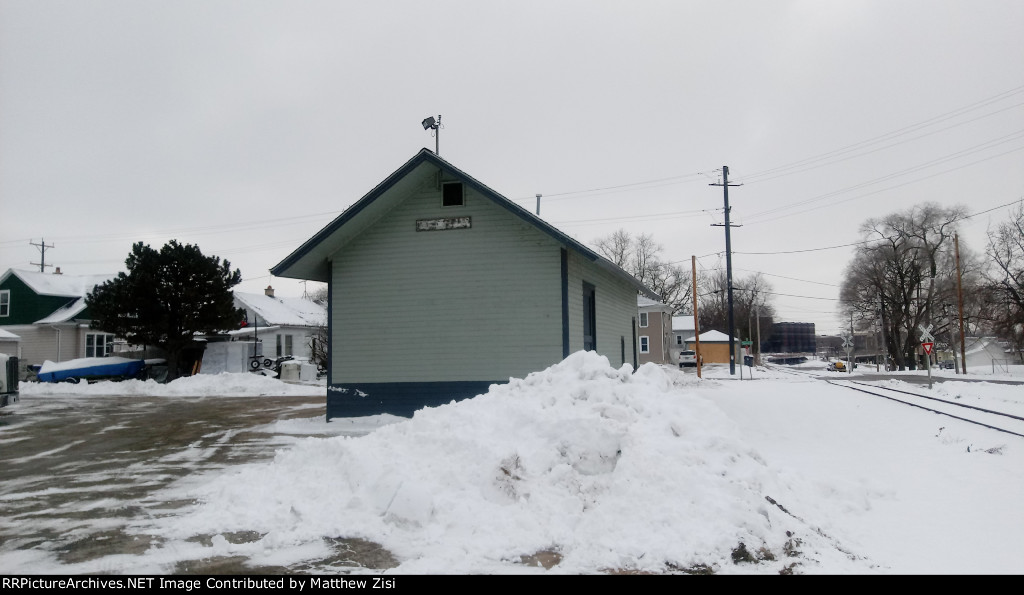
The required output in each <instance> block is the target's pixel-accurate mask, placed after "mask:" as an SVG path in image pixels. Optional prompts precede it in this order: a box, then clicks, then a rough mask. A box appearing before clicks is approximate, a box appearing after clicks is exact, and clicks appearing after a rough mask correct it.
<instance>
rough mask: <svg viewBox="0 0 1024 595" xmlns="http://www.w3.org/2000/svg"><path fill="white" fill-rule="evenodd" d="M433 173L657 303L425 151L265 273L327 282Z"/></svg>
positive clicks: (606, 263)
mask: <svg viewBox="0 0 1024 595" xmlns="http://www.w3.org/2000/svg"><path fill="white" fill-rule="evenodd" d="M438 170H440V172H441V173H442V174H447V175H450V176H452V177H455V178H458V179H459V180H461V181H462V183H463V184H466V185H467V186H469V187H470V188H472V189H473V190H475V191H476V192H478V193H479V194H480V195H481V196H483V197H484V198H487V199H489V200H490V201H491V202H493V203H494V204H496V205H498V206H499V207H502V208H504V209H506V210H508V211H509V212H511V213H512V214H514V215H516V216H517V217H519V218H521V219H523V220H524V221H526V222H528V223H530V224H532V225H533V226H534V227H536V228H537V229H539V230H540V231H542V232H543V233H545V234H547V235H548V236H550V237H551V238H553V239H554V240H555V241H556V242H559V243H560V244H562V245H564V246H566V247H567V248H569V249H571V250H573V251H575V252H577V253H578V254H581V255H582V256H584V257H585V258H587V259H588V260H590V261H592V262H594V263H595V264H597V266H599V267H601V268H602V269H604V270H606V271H608V272H610V273H611V274H612V275H614V276H616V277H618V278H619V279H622V280H624V281H626V282H628V283H629V284H631V285H633V286H634V287H636V288H637V291H639V292H640V293H642V294H644V295H646V296H648V297H650V298H652V299H659V296H658V294H656V293H655V292H654V291H652V290H651V289H650V288H648V287H647V286H645V285H644V284H643V283H641V282H640V281H638V280H637V279H636V278H635V277H633V276H632V275H630V274H629V273H627V272H626V271H624V270H623V269H622V268H621V267H618V266H616V265H615V264H614V263H612V262H611V261H610V260H608V259H607V258H604V257H603V256H601V255H599V254H597V253H596V252H594V251H593V250H591V249H590V248H587V247H586V246H584V245H583V244H581V243H580V242H578V241H577V240H575V239H573V238H571V237H569V236H568V235H566V234H565V233H563V232H562V231H560V230H558V229H557V228H555V227H554V226H552V225H551V224H549V223H547V222H546V221H544V220H543V219H541V218H540V217H538V216H536V215H534V214H533V213H531V212H530V211H528V210H526V209H524V208H522V207H520V206H519V205H517V204H515V203H514V202H512V201H511V200H509V199H507V198H505V197H504V196H502V195H501V194H498V193H497V192H495V191H494V190H492V189H491V188H489V187H487V186H486V185H484V184H483V183H481V182H480V181H478V180H476V179H475V178H473V177H472V176H470V175H468V174H467V173H465V172H463V171H462V170H460V169H458V168H457V167H455V166H454V165H452V164H451V163H449V162H447V161H445V160H444V159H442V158H441V157H440V156H438V155H437V154H435V153H434V152H433V151H431V150H429V149H425V148H424V149H421V150H420V151H419V152H418V153H416V155H414V156H413V157H412V159H410V160H409V161H407V162H405V164H404V165H402V166H401V167H399V168H398V169H397V170H395V171H394V172H392V174H391V175H389V176H388V177H387V178H385V179H384V181H382V182H381V183H380V184H378V185H377V186H376V187H375V188H374V189H373V190H371V191H370V192H369V193H368V194H366V195H365V196H363V197H362V198H360V199H359V200H358V201H356V202H355V203H354V204H353V205H352V206H350V207H349V208H347V209H345V211H344V212H343V213H342V214H341V215H339V216H338V217H337V218H336V219H334V221H331V222H330V223H329V224H327V226H326V227H324V228H323V229H321V230H320V231H319V232H317V233H316V235H314V236H313V237H312V238H310V239H308V240H306V242H305V243H303V244H302V245H301V246H299V248H298V249H297V250H295V251H294V252H292V253H291V254H290V255H288V257H286V258H285V259H284V260H282V261H281V262H280V263H278V264H277V265H276V266H274V267H273V268H271V269H270V272H271V273H272V274H273V275H274V276H276V277H288V278H293V279H310V280H315V281H323V282H327V281H329V278H330V270H329V267H328V264H327V263H328V258H329V257H330V255H331V254H333V253H335V252H336V251H337V250H338V249H340V248H341V247H342V246H344V245H345V244H346V243H347V242H348V241H349V240H351V239H352V238H354V237H355V236H357V235H359V234H360V233H361V232H362V231H363V230H365V229H367V228H368V227H370V226H371V225H372V224H373V223H374V222H376V221H377V220H378V219H379V218H380V217H381V216H383V215H384V214H385V213H386V212H387V211H388V210H389V209H390V208H391V207H392V206H394V204H395V203H396V202H397V201H398V200H401V199H403V198H404V197H405V196H406V195H407V193H408V192H409V191H411V190H412V189H414V188H415V187H416V186H417V185H418V184H419V183H420V182H421V181H423V180H424V179H426V177H427V176H432V175H435V174H436V173H437V172H438Z"/></svg>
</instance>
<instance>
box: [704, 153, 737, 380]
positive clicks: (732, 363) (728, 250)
mask: <svg viewBox="0 0 1024 595" xmlns="http://www.w3.org/2000/svg"><path fill="white" fill-rule="evenodd" d="M730 185H731V186H742V185H743V184H729V166H728V165H723V166H722V183H721V184H708V186H721V187H722V190H723V191H724V192H725V225H724V227H725V276H726V285H727V288H726V291H727V293H728V295H729V375H730V376H735V375H736V321H735V320H733V315H732V239H731V238H730V236H729V228H730V227H734V226H732V225H730V224H729V186H730ZM712 227H723V226H722V225H718V224H717V223H714V224H712ZM735 227H741V226H739V225H736V226H735Z"/></svg>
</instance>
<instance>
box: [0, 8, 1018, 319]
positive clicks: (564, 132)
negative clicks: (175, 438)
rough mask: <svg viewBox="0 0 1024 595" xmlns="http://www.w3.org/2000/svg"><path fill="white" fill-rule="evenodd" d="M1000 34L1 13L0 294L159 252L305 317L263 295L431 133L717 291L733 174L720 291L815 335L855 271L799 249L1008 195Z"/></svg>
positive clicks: (398, 16)
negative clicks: (145, 251) (919, 211)
mask: <svg viewBox="0 0 1024 595" xmlns="http://www.w3.org/2000/svg"><path fill="white" fill-rule="evenodd" d="M1022 31H1024V2H1020V0H1005V1H1003V0H972V1H970V2H968V1H946V2H942V1H938V0H921V1H915V0H899V1H877V2H875V1H865V0H858V1H840V0H829V1H827V2H825V1H792V2H784V1H753V0H748V1H741V0H735V1H715V2H711V1H706V2H684V1H680V0H672V1H667V2H653V1H632V2H624V1H623V2H597V1H594V0H587V1H580V2H569V1H559V0H549V1H543V2H532V1H527V0H517V1H516V2H469V1H464V2H463V1H451V2H438V1H433V2H418V1H381V2H341V1H320V2H318V1H306V2H302V1H295V0H290V1H288V2H283V1H282V2H258V1H253V0H246V1H238V2H235V1H224V0H204V1H194V2H190V1H176V2H150V1H139V0H125V1H110V0H93V1H80V2H79V1H52V0H0V271H2V270H6V269H7V268H25V269H31V268H33V267H32V266H31V264H30V263H39V258H40V253H39V250H38V249H37V248H36V247H33V246H31V245H30V242H36V243H39V242H40V241H41V240H43V239H44V238H45V241H46V243H47V244H52V245H53V246H54V247H53V248H52V249H48V250H47V251H46V262H47V263H48V264H54V265H56V266H60V267H61V270H62V271H64V272H66V273H75V274H79V273H81V274H84V273H104V272H110V273H114V272H117V271H119V270H123V266H124V258H125V256H126V255H127V254H128V252H129V250H130V248H131V245H132V243H133V242H135V241H140V240H141V241H145V242H147V243H149V244H150V245H151V246H153V247H156V248H159V247H160V246H162V245H163V244H164V243H165V242H166V241H167V240H170V239H172V238H177V239H178V240H180V241H183V242H192V243H196V244H198V245H199V246H200V248H201V249H202V250H203V252H204V253H206V254H215V255H218V256H221V257H223V258H226V259H228V260H230V261H231V263H232V265H234V266H237V267H239V268H241V270H242V275H243V277H244V278H245V282H244V283H243V284H242V285H241V286H240V288H241V289H242V290H244V291H258V290H260V289H262V288H263V287H266V286H267V285H268V284H272V285H274V286H275V287H276V288H278V293H279V295H280V294H286V295H300V294H301V293H302V285H301V284H299V283H297V282H295V281H291V280H286V279H277V278H271V277H270V276H269V272H268V269H269V268H270V267H272V266H273V265H275V264H277V263H278V262H279V261H281V260H282V259H283V258H284V257H286V256H287V255H288V254H289V253H291V252H292V251H293V250H295V249H296V248H297V247H298V246H299V245H300V244H301V243H302V242H303V241H305V240H306V239H308V238H309V237H310V236H311V235H312V234H314V233H315V232H316V231H318V230H319V229H320V228H322V227H323V226H324V225H326V224H327V223H329V222H330V220H331V219H333V217H334V216H336V215H337V214H339V213H340V212H341V211H342V210H344V209H345V208H346V207H347V206H349V205H350V204H351V203H353V202H354V201H355V200H357V199H359V198H360V197H361V196H363V195H364V194H365V193H366V192H368V191H369V190H371V189H372V188H373V187H374V186H375V185H376V184H377V183H378V182H380V181H381V180H383V179H384V178H385V177H386V176H387V175H388V174H390V173H391V172H392V171H394V170H395V169H397V168H398V167H399V166H401V165H402V164H403V163H404V162H405V161H406V160H408V159H409V158H410V157H412V156H413V155H414V154H415V153H416V152H417V151H418V150H419V149H420V148H422V147H428V148H430V149H433V148H434V143H435V139H434V138H433V137H432V136H431V134H430V132H429V131H424V130H423V128H422V127H421V126H420V121H421V120H422V119H423V118H425V117H427V116H431V115H433V116H435V117H436V116H437V115H438V114H440V115H441V116H442V125H443V128H442V130H441V131H440V132H441V137H440V152H441V156H442V157H444V158H445V159H447V160H449V161H450V162H451V163H452V164H454V165H455V166H456V167H459V168H461V169H462V170H464V171H466V172H467V173H469V174H470V175H473V176H474V177H476V178H477V179H478V180H480V181H481V182H483V183H485V184H487V185H489V186H490V187H491V188H493V189H494V190H496V191H498V192H499V193H501V194H503V195H504V196H506V197H508V198H511V199H515V200H517V201H518V202H519V203H520V204H522V205H523V206H525V207H527V208H529V209H531V210H532V209H534V207H535V202H536V199H535V198H534V195H535V194H537V193H541V194H543V195H544V198H543V199H542V205H541V216H542V217H544V218H545V219H546V220H548V221H549V222H551V223H553V224H555V225H556V226H558V227H559V228H561V229H562V230H564V231H565V232H567V233H569V234H570V235H572V236H574V237H576V238H577V239H579V240H581V241H583V242H585V243H588V244H592V243H593V240H594V239H596V238H598V237H601V236H605V235H607V234H609V233H611V232H613V231H615V230H616V229H619V228H623V229H625V230H627V231H629V232H631V233H634V234H640V233H650V234H652V235H653V236H654V237H655V239H656V240H657V241H658V242H660V243H661V244H662V245H663V246H664V256H665V257H666V258H667V259H669V260H672V261H682V262H683V263H684V264H685V265H686V266H689V263H690V257H691V255H696V256H698V257H701V258H700V260H699V263H700V266H701V267H703V268H705V269H716V268H719V267H723V266H724V263H725V260H724V256H722V253H723V252H724V249H725V241H724V231H723V228H722V227H714V226H713V224H716V223H718V224H720V223H722V206H723V205H722V202H723V201H722V198H723V197H722V189H721V188H720V187H714V186H709V184H711V183H715V182H717V181H718V179H719V178H720V175H721V172H720V169H721V167H722V166H723V165H727V166H729V169H730V182H737V183H743V184H744V185H743V186H740V187H735V188H731V189H730V192H729V198H730V204H731V206H732V219H733V222H734V223H736V224H740V225H742V226H743V227H738V228H734V229H733V232H732V246H733V250H734V251H735V254H734V258H733V266H734V269H735V276H736V277H742V276H745V275H749V274H751V273H753V272H762V273H764V274H765V275H766V279H767V280H768V281H769V282H770V283H771V285H772V286H773V291H774V292H775V293H776V294H784V295H775V296H773V298H774V304H775V307H776V309H777V310H778V313H779V317H778V320H785V321H795V322H814V323H815V324H816V325H817V331H818V332H819V333H824V332H830V331H834V330H836V329H838V328H839V327H840V325H841V321H840V320H839V319H838V318H837V315H836V311H837V302H836V301H835V298H836V297H837V294H838V287H837V285H838V283H839V282H840V280H841V277H842V273H843V269H844V268H845V266H846V264H847V262H848V260H849V259H850V257H851V249H850V248H849V247H846V248H839V249H829V250H819V249H821V248H828V247H831V246H837V245H845V244H851V243H854V242H857V241H858V240H860V239H861V236H860V235H859V232H858V228H859V226H860V225H861V223H863V222H864V220H865V219H867V218H869V217H872V216H882V215H885V214H888V213H891V212H895V211H903V210H906V209H909V208H910V207H912V206H913V205H915V204H918V203H921V202H923V201H934V202H937V203H939V204H941V205H943V206H953V205H957V204H963V205H966V206H967V207H968V209H969V210H970V211H971V212H973V213H981V212H982V211H987V210H989V209H993V208H994V207H1000V206H1001V205H1005V204H1007V203H1012V202H1013V201H1018V200H1020V199H1021V198H1024V35H1022V34H1021V32H1022ZM1009 210H1010V208H1009V207H1001V208H995V209H994V210H991V211H989V212H986V213H983V214H980V215H978V216H977V217H974V218H972V219H971V220H970V221H969V222H968V223H967V224H966V225H965V226H964V227H963V228H962V236H961V245H962V248H970V249H973V250H975V251H977V252H981V251H983V249H984V240H985V231H986V229H987V227H988V226H989V225H991V224H993V223H997V222H999V221H1001V220H1004V219H1005V218H1006V217H1007V216H1008V213H1009ZM804 250H813V251H808V252H796V253H794V251H804ZM754 252H762V253H763V252H774V253H775V254H752V253H754ZM786 252H789V253H786ZM35 268H36V269H38V267H35ZM48 270H52V269H48ZM793 296H800V297H793Z"/></svg>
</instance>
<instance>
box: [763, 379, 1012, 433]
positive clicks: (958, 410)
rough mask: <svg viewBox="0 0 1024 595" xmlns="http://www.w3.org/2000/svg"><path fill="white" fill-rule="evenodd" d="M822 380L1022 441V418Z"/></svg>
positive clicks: (849, 382) (911, 394)
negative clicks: (1018, 438)
mask: <svg viewBox="0 0 1024 595" xmlns="http://www.w3.org/2000/svg"><path fill="white" fill-rule="evenodd" d="M774 369H775V370H778V371H780V372H786V373H788V374H793V375H795V376H804V377H812V378H820V377H821V376H820V374H812V373H808V372H804V371H798V370H787V369H784V368H777V367H776V368H774ZM824 380H825V382H828V383H829V384H831V385H833V386H838V387H842V388H848V389H850V390H855V391H858V392H860V393H864V394H868V395H871V396H874V397H879V398H882V399H888V400H890V401H894V402H896V403H900V404H903V405H907V406H909V407H915V408H917V409H922V410H924V411H929V412H932V413H937V414H939V415H945V416H948V417H952V418H954V419H958V420H961V421H965V422H968V423H971V424H975V425H979V426H982V427H985V428H989V429H992V430H996V431H998V432H1003V433H1006V434H1011V435H1013V436H1018V437H1020V438H1024V417H1022V416H1019V415H1015V414H1012V413H1007V412H1005V411H997V410H995V409H990V408H985V407H978V406H974V405H968V404H966V403H958V402H956V401H952V400H950V399H945V398H941V397H937V396H933V395H925V394H921V393H918V392H914V391H909V390H902V389H896V388H888V387H882V386H878V385H875V384H869V383H867V382H860V381H857V380H852V379H845V378H835V379H833V378H825V379H824Z"/></svg>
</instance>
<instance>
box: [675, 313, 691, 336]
mask: <svg viewBox="0 0 1024 595" xmlns="http://www.w3.org/2000/svg"><path fill="white" fill-rule="evenodd" d="M693 329H694V326H693V315H692V314H691V315H689V316H673V317H672V331H673V332H677V333H679V332H686V331H690V332H693Z"/></svg>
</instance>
